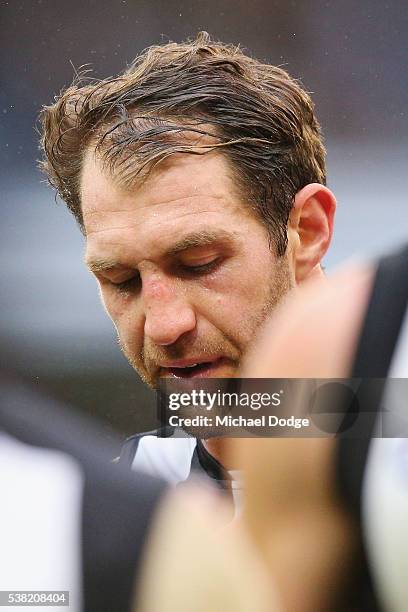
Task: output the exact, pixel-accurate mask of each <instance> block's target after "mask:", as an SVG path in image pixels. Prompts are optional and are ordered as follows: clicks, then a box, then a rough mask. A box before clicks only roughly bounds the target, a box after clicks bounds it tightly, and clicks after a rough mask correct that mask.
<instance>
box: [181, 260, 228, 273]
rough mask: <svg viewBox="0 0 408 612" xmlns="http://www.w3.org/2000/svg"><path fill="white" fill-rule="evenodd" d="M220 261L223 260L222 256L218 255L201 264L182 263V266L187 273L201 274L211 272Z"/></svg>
mask: <svg viewBox="0 0 408 612" xmlns="http://www.w3.org/2000/svg"><path fill="white" fill-rule="evenodd" d="M220 261H221V258H220V257H216V258H215V259H213V260H212V261H209V262H207V263H205V264H201V265H199V266H189V265H187V264H182V266H181V267H182V271H183V272H184V273H185V274H191V275H197V276H201V275H204V274H209V273H210V272H213V271H214V270H215V269H216V268H217V266H218V265H219V264H220Z"/></svg>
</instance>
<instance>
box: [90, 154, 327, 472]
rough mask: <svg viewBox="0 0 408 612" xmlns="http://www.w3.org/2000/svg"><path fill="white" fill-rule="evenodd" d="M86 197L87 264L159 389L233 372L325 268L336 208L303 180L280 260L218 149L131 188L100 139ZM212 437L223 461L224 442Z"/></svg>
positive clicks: (323, 191)
mask: <svg viewBox="0 0 408 612" xmlns="http://www.w3.org/2000/svg"><path fill="white" fill-rule="evenodd" d="M81 204H82V212H83V219H84V225H85V232H86V262H87V265H88V267H89V269H90V270H91V271H92V272H93V273H94V275H95V277H96V278H97V281H98V283H99V287H100V292H101V296H102V300H103V303H104V305H105V308H106V310H107V312H108V314H109V316H110V317H111V319H112V321H113V322H114V324H115V327H116V330H117V333H118V337H119V341H120V344H121V347H122V350H123V352H124V353H125V355H126V357H127V358H128V360H129V362H130V363H131V364H132V365H133V367H134V368H135V369H136V370H137V371H138V373H139V374H140V376H141V377H142V378H143V380H144V381H145V382H147V383H148V384H149V385H151V386H155V385H156V384H157V380H158V378H159V377H162V376H177V375H178V373H180V372H182V370H183V369H184V370H185V369H186V368H189V367H193V368H194V367H195V365H194V364H196V363H198V364H204V372H202V371H201V375H203V374H204V375H205V376H206V377H219V378H220V377H234V376H236V375H237V374H238V373H239V370H240V366H241V362H242V358H243V356H244V355H245V353H246V352H247V351H248V349H249V347H250V345H251V342H252V341H253V339H254V337H255V333H256V331H257V330H258V328H259V327H260V325H261V324H262V323H263V322H264V320H265V319H266V317H267V316H268V315H269V314H270V313H271V312H272V311H273V310H274V309H275V307H276V305H277V304H278V303H279V302H280V301H281V299H282V297H283V296H284V295H286V294H287V293H288V291H289V289H290V288H292V287H294V286H295V285H296V284H299V283H302V282H303V281H304V280H305V279H307V278H310V277H313V276H319V275H321V274H322V272H321V268H320V260H321V258H322V256H323V255H324V253H325V252H326V250H327V248H328V246H329V243H330V239H331V234H332V226H333V215H334V210H335V200H334V197H333V195H332V194H331V192H330V191H329V190H328V189H327V188H326V187H324V186H323V185H318V184H311V185H307V186H306V187H304V188H303V189H302V190H301V191H300V192H299V193H298V194H297V195H296V197H295V202H294V206H293V210H292V212H291V215H290V219H289V225H288V248H287V251H286V254H285V255H284V256H282V257H278V256H277V255H276V254H275V250H274V248H273V245H272V246H271V245H270V243H269V237H268V233H267V230H266V228H265V226H264V224H263V223H262V222H261V221H260V219H259V218H258V216H257V215H256V214H255V212H254V211H253V209H252V208H251V206H250V205H249V204H248V203H247V202H246V201H245V198H244V197H243V195H242V194H241V192H239V191H238V189H237V187H236V184H235V182H234V180H233V174H232V172H231V170H230V167H229V165H228V162H227V160H226V158H225V157H223V156H222V155H221V154H220V153H217V152H211V153H208V154H206V155H204V156H202V155H201V156H195V155H176V156H173V157H172V158H169V160H168V161H166V162H165V163H163V164H160V165H159V166H158V168H157V169H156V170H154V171H153V172H152V173H151V174H150V175H149V176H148V177H147V179H146V180H145V181H144V182H142V183H135V184H134V185H132V186H131V187H129V186H128V187H127V188H126V189H125V188H124V187H123V186H122V185H121V184H120V183H119V182H118V181H117V180H115V177H114V176H112V175H111V174H110V173H109V171H108V170H107V169H106V168H104V166H103V164H102V162H101V160H100V158H99V157H98V156H97V155H95V151H94V150H93V149H92V148H90V149H89V150H88V151H87V154H86V156H85V159H84V163H83V171H82V176H81ZM201 367H203V366H201ZM197 375H198V373H197ZM206 444H207V447H208V448H209V450H210V452H212V453H213V455H215V456H216V457H217V458H218V460H220V461H221V462H223V460H224V459H225V457H224V456H223V449H222V445H221V446H220V444H219V442H217V441H216V440H211V441H207V442H206Z"/></svg>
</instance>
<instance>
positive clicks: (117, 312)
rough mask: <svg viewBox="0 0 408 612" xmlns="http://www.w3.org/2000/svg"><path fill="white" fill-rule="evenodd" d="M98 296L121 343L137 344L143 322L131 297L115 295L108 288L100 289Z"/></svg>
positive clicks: (114, 292)
mask: <svg viewBox="0 0 408 612" xmlns="http://www.w3.org/2000/svg"><path fill="white" fill-rule="evenodd" d="M100 294H101V299H102V303H103V305H104V308H105V310H106V312H107V314H108V315H109V317H110V319H111V320H112V322H113V324H114V326H115V328H116V331H117V333H118V335H119V336H120V339H121V341H122V343H125V344H127V343H128V342H129V341H132V342H135V341H136V343H138V342H139V336H140V333H143V329H142V328H143V322H142V317H141V316H140V313H138V311H137V308H136V307H135V304H134V301H133V299H132V296H131V295H128V296H126V295H120V294H117V292H116V291H112V290H111V289H109V288H101V291H100ZM140 329H141V330H142V331H140ZM140 341H142V340H140Z"/></svg>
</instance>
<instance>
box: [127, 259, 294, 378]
mask: <svg viewBox="0 0 408 612" xmlns="http://www.w3.org/2000/svg"><path fill="white" fill-rule="evenodd" d="M293 287H294V283H293V282H292V281H291V275H290V270H289V264H288V260H287V256H286V255H284V256H283V257H282V258H280V259H279V260H278V264H277V265H276V268H275V274H274V275H273V278H272V279H270V283H269V288H268V289H267V290H266V293H265V298H264V300H263V303H262V305H261V307H260V308H259V310H258V312H256V313H254V314H253V316H251V318H250V319H249V320H247V321H243V322H242V323H241V331H242V330H244V333H243V334H241V335H243V336H244V337H245V338H246V340H244V341H241V342H239V341H238V339H237V338H235V337H232V335H231V336H228V335H227V334H225V333H223V334H222V337H221V338H217V339H208V338H205V339H204V340H203V341H201V342H198V343H197V342H195V343H194V351H195V354H200V355H206V354H208V355H214V354H222V355H225V356H226V357H227V358H228V359H230V360H231V362H232V363H234V364H236V367H235V376H239V370H240V363H241V360H242V358H243V356H244V354H246V353H247V352H248V351H250V350H251V348H252V345H253V344H254V342H255V340H256V336H257V332H258V331H259V328H260V327H261V326H262V325H263V324H264V323H265V321H266V319H268V318H269V316H270V315H271V314H272V313H273V311H274V309H275V308H276V306H277V305H278V304H279V303H280V302H281V300H282V299H283V298H284V297H285V296H286V295H287V294H288V293H289V291H290V290H291V289H293ZM118 343H119V346H120V348H121V351H122V352H123V354H124V355H125V357H126V359H127V360H128V362H129V364H130V365H131V366H132V367H133V368H134V370H136V372H137V373H138V375H139V376H140V378H141V379H142V381H143V382H144V383H145V384H147V385H148V386H149V387H150V388H152V389H157V386H158V378H157V376H156V375H155V374H154V373H153V372H152V367H151V365H150V364H153V363H155V364H157V363H160V362H163V361H168V360H171V359H182V358H183V357H184V356H185V355H187V354H188V352H189V350H190V353H191V345H192V343H191V341H189V340H188V338H187V341H185V340H182V341H180V342H177V343H175V345H173V346H172V347H166V349H163V347H156V346H154V345H152V346H148V347H146V346H145V347H143V349H142V351H141V353H140V354H139V355H138V356H137V358H136V357H135V356H134V355H133V354H132V352H131V351H130V350H129V349H128V347H127V346H126V345H125V344H124V343H123V342H122V341H121V338H120V336H119V333H118Z"/></svg>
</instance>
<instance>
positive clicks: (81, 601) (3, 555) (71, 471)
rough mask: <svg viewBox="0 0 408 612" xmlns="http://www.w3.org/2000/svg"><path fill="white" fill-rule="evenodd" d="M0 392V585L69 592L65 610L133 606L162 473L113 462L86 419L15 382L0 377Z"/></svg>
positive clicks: (114, 611) (107, 611) (95, 611)
mask: <svg viewBox="0 0 408 612" xmlns="http://www.w3.org/2000/svg"><path fill="white" fill-rule="evenodd" d="M0 391H1V396H0V487H1V491H2V501H1V504H0V542H1V547H0V567H1V569H0V590H2V591H13V590H18V591H54V590H57V591H69V597H70V606H69V608H63V609H69V610H70V611H71V612H85V611H86V612H119V611H127V610H131V609H132V601H133V597H134V586H135V578H137V575H138V570H139V561H140V558H141V555H142V552H143V549H144V544H145V540H146V535H147V534H148V532H149V526H150V523H151V520H152V516H153V515H154V512H155V509H156V506H157V504H158V502H159V500H160V499H161V496H162V493H163V492H164V490H165V485H164V483H163V481H159V480H157V479H154V478H149V477H147V476H145V475H140V474H137V473H131V472H129V471H128V470H123V469H121V468H120V467H119V466H117V465H111V464H110V461H111V459H112V457H113V453H112V448H111V447H110V446H107V445H105V444H101V443H100V442H99V440H100V438H98V440H96V439H95V436H94V430H93V428H92V427H91V425H90V424H89V423H88V421H83V420H82V418H81V419H79V418H77V417H74V416H73V415H72V414H67V413H66V412H65V410H62V409H61V407H60V406H59V405H58V404H57V402H54V401H52V400H50V399H45V398H44V397H43V396H42V395H40V394H39V393H37V392H34V391H33V390H31V388H28V387H26V386H25V385H23V384H22V383H21V381H19V380H16V379H14V378H11V377H10V376H6V375H1V376H0ZM6 609H8V608H6ZM10 609H13V610H14V609H15V608H14V607H13V608H10ZM30 609H33V608H30ZM35 609H36V608H35ZM41 609H42V608H41ZM48 609H50V610H54V609H55V610H61V609H62V608H60V607H52V606H51V607H49V608H48Z"/></svg>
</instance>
